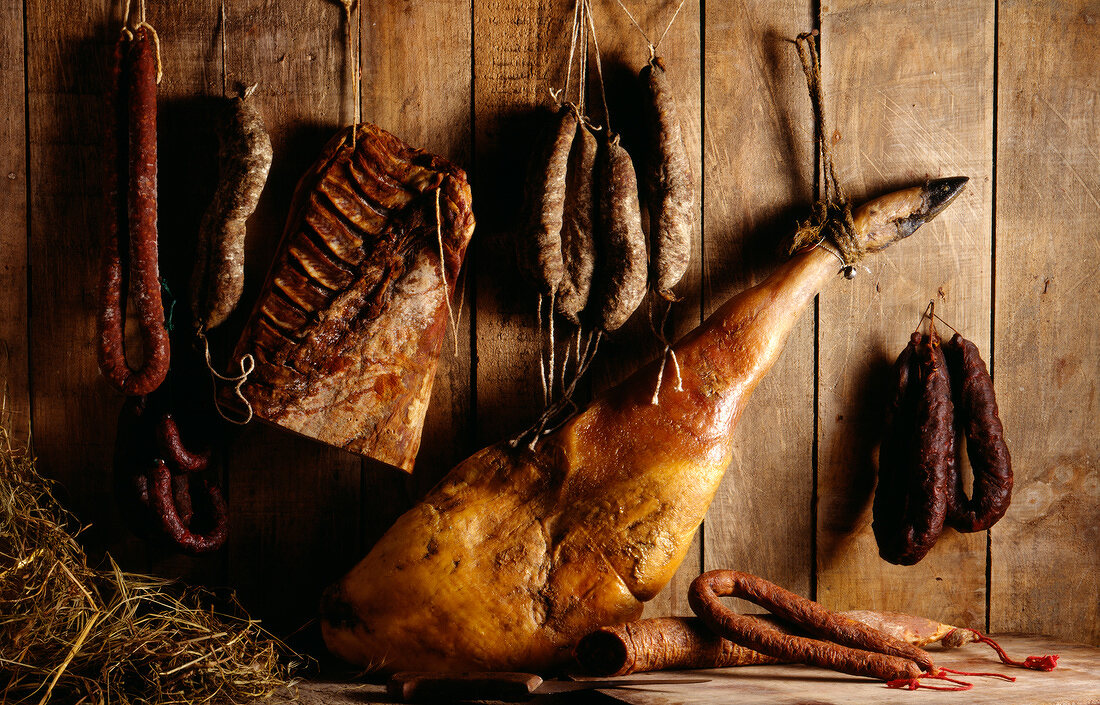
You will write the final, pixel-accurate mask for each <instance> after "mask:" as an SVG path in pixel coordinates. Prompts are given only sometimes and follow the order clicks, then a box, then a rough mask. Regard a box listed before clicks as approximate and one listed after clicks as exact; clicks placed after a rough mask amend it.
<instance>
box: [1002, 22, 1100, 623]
mask: <svg viewBox="0 0 1100 705" xmlns="http://www.w3.org/2000/svg"><path fill="white" fill-rule="evenodd" d="M998 18H999V21H1000V30H999V37H1000V40H1001V47H1002V49H1001V53H1000V55H999V57H1000V58H999V63H998V68H999V82H998V96H999V98H998V111H997V134H998V141H997V242H996V262H995V266H996V272H997V289H996V292H997V300H996V303H995V308H994V313H995V316H994V336H995V337H994V349H993V352H994V359H993V370H994V371H993V374H994V381H995V386H996V390H997V397H998V401H999V402H1000V405H1001V418H1002V419H1003V420H1004V424H1005V437H1006V439H1007V441H1008V443H1009V448H1010V449H1011V451H1012V460H1013V463H1012V464H1013V467H1014V469H1015V471H1016V486H1015V489H1014V493H1015V497H1014V499H1013V504H1012V507H1010V508H1009V511H1008V514H1007V515H1006V516H1005V518H1004V519H1003V520H1002V521H1001V523H1000V524H998V525H997V526H995V527H993V530H992V546H991V557H992V585H991V590H990V614H989V620H990V624H991V626H992V628H994V629H1013V630H1028V631H1037V632H1046V633H1058V634H1065V635H1066V637H1067V638H1074V639H1080V640H1083V641H1087V642H1090V643H1098V642H1100V597H1098V596H1100V550H1098V549H1097V546H1100V482H1098V480H1097V478H1098V475H1100V462H1098V461H1100V417H1098V415H1097V414H1096V413H1095V408H1096V403H1097V389H1096V386H1097V379H1098V377H1100V327H1098V326H1097V323H1096V317H1095V314H1094V310H1095V302H1096V301H1097V300H1098V299H1100V283H1098V279H1097V277H1096V272H1097V269H1098V268H1100V248H1098V247H1097V244H1098V242H1100V239H1098V236H1097V234H1098V226H1097V223H1100V168H1098V159H1100V120H1098V119H1097V114H1098V113H1097V110H1098V105H1097V88H1098V84H1097V76H1098V75H1100V30H1098V26H1100V6H1098V5H1097V4H1096V3H1095V2H1092V3H1087V2H1074V3H1061V4H1057V5H1055V4H1047V3H1041V2H1030V3H1029V2H1010V3H1007V4H1005V5H1004V6H1002V7H1001V9H1000V11H999V13H998ZM1047 27H1057V28H1058V29H1057V31H1050V30H1047V29H1045V28H1047ZM1040 35H1043V36H1044V41H1042V42H1035V41H1033V38H1034V37H1037V36H1040ZM1056 66H1059V67H1061V68H1058V69H1055V67H1056ZM1054 71H1057V72H1058V74H1059V78H1058V80H1057V81H1052V80H1047V79H1044V78H1043V77H1044V76H1048V75H1051V73H1052V72H1054ZM1086 302H1089V303H1086Z"/></svg>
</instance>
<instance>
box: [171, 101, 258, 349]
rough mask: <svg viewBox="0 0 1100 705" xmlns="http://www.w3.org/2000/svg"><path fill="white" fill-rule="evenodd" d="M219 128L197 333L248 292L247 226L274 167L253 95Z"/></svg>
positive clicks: (204, 227)
mask: <svg viewBox="0 0 1100 705" xmlns="http://www.w3.org/2000/svg"><path fill="white" fill-rule="evenodd" d="M226 109H227V112H226V116H225V119H223V120H222V122H221V123H220V124H219V126H218V162H219V172H220V174H219V179H218V189H217V191H216V192H215V194H214V198H213V200H212V201H211V202H210V205H209V206H208V207H207V209H206V212H205V213H203V216H202V222H201V224H200V225H199V241H198V248H197V250H196V252H195V267H194V270H193V271H192V274H191V311H192V314H193V316H194V324H195V328H196V329H198V330H210V329H211V328H215V327H217V326H219V325H221V324H222V323H223V322H225V320H226V319H227V318H228V317H229V314H231V313H232V312H233V310H234V309H235V308H236V307H237V302H238V301H240V298H241V292H242V291H243V290H244V241H245V223H246V221H247V220H248V217H249V216H250V215H252V213H253V211H255V210H256V205H257V203H258V202H259V200H260V193H261V192H262V191H263V188H264V184H265V183H266V182H267V174H268V171H269V169H270V168H271V157H272V152H271V138H270V137H268V134H267V130H266V129H264V121H263V116H261V115H260V112H259V111H258V110H257V109H256V106H255V101H254V100H252V99H251V98H250V97H249V95H248V93H247V92H246V93H245V94H244V95H241V96H239V97H236V98H232V99H231V100H229V101H228V105H227V106H226Z"/></svg>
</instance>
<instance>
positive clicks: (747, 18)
mask: <svg viewBox="0 0 1100 705" xmlns="http://www.w3.org/2000/svg"><path fill="white" fill-rule="evenodd" d="M812 27H813V10H812V3H809V2H803V1H800V0H789V1H788V2H782V3H773V2H748V3H737V4H731V3H711V4H709V5H708V6H707V16H706V37H707V39H706V69H705V74H706V96H707V109H706V145H707V149H706V152H705V162H706V196H705V203H706V214H705V215H706V218H705V221H704V224H705V235H704V240H705V244H706V252H705V269H704V286H703V298H704V312H705V313H706V314H707V315H709V314H710V313H711V312H713V311H714V309H716V308H718V307H719V306H720V305H721V304H722V303H724V302H725V301H726V300H727V299H728V298H729V297H730V296H732V295H734V294H735V293H737V292H738V291H741V290H742V289H744V288H746V287H748V286H752V285H753V284H755V283H757V282H758V281H759V280H760V279H761V278H763V277H764V276H766V275H767V274H768V272H769V271H770V270H771V269H772V268H774V266H775V264H776V262H777V260H778V257H779V256H780V255H778V252H779V247H780V245H781V243H782V242H783V241H784V240H785V239H786V238H787V237H789V235H790V233H791V231H792V228H793V227H794V225H795V218H796V217H805V216H804V213H806V210H807V208H806V207H807V205H808V203H809V201H810V200H811V198H812V197H813V165H814V156H813V121H812V117H811V115H810V103H809V99H808V97H807V95H806V88H805V80H804V78H803V76H802V70H801V67H800V64H799V62H798V56H797V53H796V52H795V49H794V45H793V44H791V43H790V42H789V41H788V40H790V39H793V38H794V37H795V36H797V35H798V34H799V33H800V32H804V31H808V30H809V29H810V28H812ZM813 413H814V317H813V312H812V311H810V312H807V314H806V315H805V316H804V318H803V320H802V321H801V322H800V323H799V324H798V325H797V326H796V328H795V329H794V330H793V331H792V333H791V337H790V338H789V340H788V342H787V348H786V350H785V351H784V353H783V355H782V356H781V357H780V359H779V361H778V362H777V363H776V365H775V367H774V368H773V370H772V371H771V373H769V374H768V376H767V377H765V378H764V380H763V381H762V382H761V383H760V386H759V387H758V388H757V389H756V392H755V393H754V394H753V399H752V402H751V403H750V404H749V406H748V408H747V409H746V411H745V414H744V415H743V416H742V418H741V421H740V423H739V424H738V427H737V429H736V431H735V432H734V433H735V438H736V441H735V446H734V457H733V462H732V463H730V467H729V469H728V470H727V471H726V477H725V478H724V480H723V482H722V484H721V486H720V487H719V489H718V494H717V496H716V497H715V501H714V504H713V505H711V509H710V513H709V514H708V515H707V520H706V526H705V533H704V537H705V546H704V558H705V563H706V565H705V567H706V568H707V569H708V570H710V569H714V568H733V569H737V570H744V571H748V572H751V573H754V574H757V575H760V576H763V577H766V578H767V579H769V580H772V581H774V582H776V583H778V584H780V585H783V586H785V587H786V588H788V589H790V590H793V591H795V592H797V593H799V594H801V595H806V596H809V595H810V591H811V572H812V566H813V511H812V499H813V480H814V478H813V433H814V419H813Z"/></svg>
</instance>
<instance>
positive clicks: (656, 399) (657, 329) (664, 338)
mask: <svg viewBox="0 0 1100 705" xmlns="http://www.w3.org/2000/svg"><path fill="white" fill-rule="evenodd" d="M672 304H673V302H672V301H669V302H668V306H666V307H665V312H664V315H662V316H661V323H660V325H658V324H657V323H656V320H655V318H654V315H653V313H654V309H653V298H652V297H651V298H650V299H649V330H650V331H651V332H652V333H653V335H654V337H656V338H657V340H659V341H660V342H661V343H663V344H664V346H665V348H664V350H663V351H662V352H661V366H660V368H659V369H658V370H657V384H656V385H655V386H654V388H653V396H652V398H651V399H650V403H651V404H654V405H656V404H659V403H660V395H661V383H662V381H663V380H664V376H665V365H666V361H667V360H668V359H669V358H671V359H672V368H673V370H674V371H675V373H676V391H677V392H682V391H684V380H683V377H682V376H681V375H680V362H679V360H677V359H676V350H675V349H674V348H673V347H672V343H671V342H669V339H668V335H666V333H665V329H666V328H667V326H668V315H669V313H670V312H671V311H672Z"/></svg>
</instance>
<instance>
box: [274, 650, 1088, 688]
mask: <svg viewBox="0 0 1100 705" xmlns="http://www.w3.org/2000/svg"><path fill="white" fill-rule="evenodd" d="M997 639H998V642H999V643H1000V644H1001V646H1003V647H1004V648H1005V649H1006V650H1007V651H1008V653H1009V654H1010V655H1022V654H1028V655H1032V654H1050V653H1055V654H1058V655H1059V661H1058V667H1057V668H1055V670H1053V671H1051V672H1048V673H1045V672H1040V671H1028V670H1024V669H1019V668H1010V667H1008V666H1004V665H1002V664H1001V663H1000V662H999V661H997V659H996V656H995V655H994V653H993V651H991V650H990V649H988V648H987V647H985V646H981V645H977V644H970V645H967V646H966V647H963V648H962V649H956V650H953V651H948V650H942V649H939V650H938V649H932V655H933V658H934V659H935V662H936V663H937V664H938V665H940V666H943V667H947V668H953V669H955V670H960V671H971V672H979V671H980V672H992V673H1001V674H1004V675H1007V676H1011V677H1015V678H1016V681H1015V682H1014V683H1010V682H1007V681H1003V680H1001V679H998V678H982V677H968V676H958V678H960V679H961V680H964V681H968V682H970V683H972V684H973V686H974V687H973V689H972V690H969V691H967V692H966V693H965V694H959V693H957V692H936V691H932V690H927V689H919V690H917V691H898V690H891V689H888V688H886V687H885V684H883V683H881V682H878V681H874V680H871V679H867V678H857V677H855V676H848V675H844V674H840V673H834V672H832V671H826V670H823V669H819V668H811V667H809V666H796V665H784V666H745V667H739V668H722V669H712V670H702V671H664V672H656V673H637V674H633V675H630V676H624V677H623V678H621V679H619V680H626V679H629V680H645V679H647V678H648V679H652V680H656V679H662V680H663V679H671V678H684V679H688V678H709V679H710V682H708V683H692V684H685V685H655V686H651V687H637V688H622V689H606V690H601V691H597V693H598V694H599V695H597V694H595V693H588V692H585V691H580V692H575V693H568V694H562V695H557V696H553V697H551V698H539V699H538V701H545V702H551V701H552V702H559V703H573V704H575V705H582V704H588V703H607V704H609V705H610V703H613V702H626V703H631V704H632V705H680V704H681V703H683V704H684V705H688V704H691V705H696V704H698V705H707V704H708V703H721V704H722V705H742V704H744V705H749V704H750V703H751V705H810V704H811V703H812V704H813V705H849V703H853V702H858V703H865V704H866V705H878V704H879V703H900V702H905V703H911V704H912V705H939V704H940V703H943V705H956V704H957V703H960V702H966V703H967V704H968V705H971V704H972V705H1001V704H1002V703H1007V702H1011V703H1014V704H1015V705H1093V704H1094V703H1096V702H1098V697H1100V691H1098V689H1097V683H1098V682H1100V649H1096V648H1094V647H1089V646H1083V645H1081V644H1065V643H1058V642H1054V641H1051V640H1049V639H1042V638H1036V637H1023V636H998V637H997ZM929 683H931V684H933V685H934V684H937V683H940V684H944V685H949V684H946V683H943V682H942V681H935V680H933V681H929ZM600 695H602V696H605V697H602V698H601V697H600ZM263 702H265V703H271V705H283V704H284V703H291V702H295V703H302V704H303V705H353V704H354V705H371V704H373V703H388V702H392V700H391V699H390V698H388V697H387V696H386V694H385V686H384V685H377V684H373V683H355V682H351V683H347V682H345V683H338V682H310V681H306V682H304V683H302V684H300V685H299V686H298V688H297V691H296V692H294V693H285V694H279V695H277V696H276V697H273V698H271V699H270V700H264V701H263Z"/></svg>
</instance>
